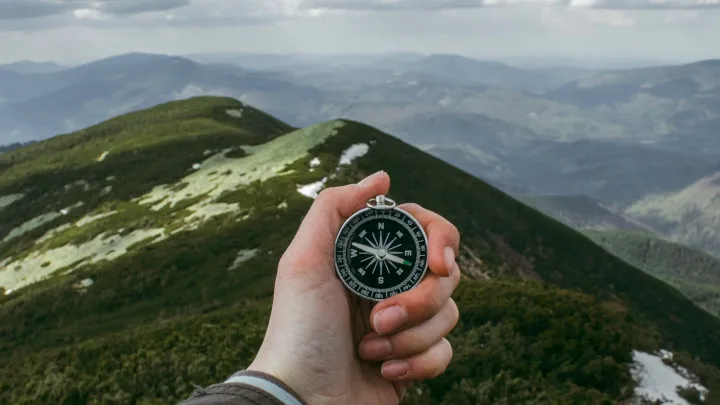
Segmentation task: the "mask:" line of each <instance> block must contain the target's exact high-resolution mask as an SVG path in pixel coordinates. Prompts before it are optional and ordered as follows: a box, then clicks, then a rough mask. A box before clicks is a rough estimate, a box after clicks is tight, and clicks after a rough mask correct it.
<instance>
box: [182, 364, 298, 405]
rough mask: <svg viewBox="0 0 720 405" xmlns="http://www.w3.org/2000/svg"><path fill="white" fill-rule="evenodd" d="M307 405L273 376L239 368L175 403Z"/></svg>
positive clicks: (204, 404) (199, 404) (193, 404)
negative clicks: (222, 380) (226, 377)
mask: <svg viewBox="0 0 720 405" xmlns="http://www.w3.org/2000/svg"><path fill="white" fill-rule="evenodd" d="M220 404H222V405H307V404H306V403H305V402H304V401H303V400H302V399H301V398H300V396H299V395H298V394H297V393H296V392H295V391H293V390H292V388H290V387H288V386H287V385H286V384H285V383H283V382H282V381H280V380H278V379H277V378H275V377H273V376H271V375H268V374H264V373H260V372H257V371H240V372H238V373H235V374H233V375H232V376H231V377H230V378H228V379H227V380H225V381H224V382H223V383H220V384H214V385H211V386H209V387H207V388H198V389H196V390H195V392H193V394H192V395H191V396H190V398H188V399H187V400H185V401H183V402H181V403H180V404H179V405H220Z"/></svg>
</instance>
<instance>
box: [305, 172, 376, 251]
mask: <svg viewBox="0 0 720 405" xmlns="http://www.w3.org/2000/svg"><path fill="white" fill-rule="evenodd" d="M389 190H390V176H388V174H387V173H385V172H384V171H379V172H377V173H375V174H373V175H370V176H368V177H366V178H365V179H363V180H362V181H360V182H359V183H357V184H349V185H346V186H341V187H331V188H328V189H325V190H323V191H322V192H321V193H320V195H319V196H318V199H317V200H315V203H314V204H313V205H312V207H310V210H309V211H308V214H307V216H306V217H305V220H304V221H303V223H302V224H301V226H300V229H299V230H298V235H304V236H311V235H312V233H313V232H314V231H315V230H317V227H318V225H320V224H326V225H328V226H329V230H330V231H331V232H332V233H333V234H335V233H337V231H339V230H340V227H341V226H342V224H343V222H344V221H345V219H346V218H348V217H350V216H352V215H353V214H354V213H355V212H357V211H358V210H360V209H362V208H365V204H366V203H367V201H368V200H369V199H371V198H373V197H376V196H377V195H379V194H387V193H388V191H389ZM333 239H334V236H333ZM333 242H334V241H333Z"/></svg>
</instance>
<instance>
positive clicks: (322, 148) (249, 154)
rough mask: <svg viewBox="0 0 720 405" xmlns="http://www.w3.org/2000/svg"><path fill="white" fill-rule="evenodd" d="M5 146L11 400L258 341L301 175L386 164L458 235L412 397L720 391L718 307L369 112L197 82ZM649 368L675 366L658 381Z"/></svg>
mask: <svg viewBox="0 0 720 405" xmlns="http://www.w3.org/2000/svg"><path fill="white" fill-rule="evenodd" d="M180 63H181V64H182V62H180ZM189 67H190V68H191V67H192V65H189ZM358 145H363V146H364V147H366V148H367V152H366V153H365V154H363V155H361V156H356V157H355V159H353V160H351V161H349V162H347V161H344V160H343V159H342V156H343V155H344V154H345V152H346V151H348V150H349V149H350V148H353V147H356V146H358ZM0 167H2V170H0V292H1V293H2V294H0V336H2V337H3V338H2V339H0V358H2V359H3V361H2V362H0V381H2V384H3V386H4V387H12V389H3V390H0V403H12V404H17V405H24V404H32V405H35V404H37V403H38V402H42V403H65V404H87V403H96V402H108V401H110V402H121V403H137V404H158V403H176V402H177V401H179V400H181V399H183V398H186V397H187V396H189V395H190V393H191V392H193V390H194V389H195V388H196V387H197V385H201V386H207V385H209V384H212V383H214V382H217V381H221V380H222V379H224V378H227V376H228V375H230V373H232V372H234V371H236V370H237V369H238V368H242V367H244V366H245V365H247V364H249V362H250V361H251V359H252V358H253V356H254V353H255V350H256V349H257V348H258V346H259V344H260V343H261V341H262V337H263V336H264V332H265V330H264V329H265V326H266V324H267V317H268V315H269V308H270V305H271V302H272V296H273V287H272V286H273V283H274V279H275V269H276V265H277V263H278V260H279V259H280V257H281V256H282V254H283V252H284V250H285V248H286V247H287V244H288V242H289V241H290V240H291V239H292V237H293V235H294V233H295V230H296V229H297V227H298V226H299V224H300V221H301V220H302V218H303V215H304V213H306V212H307V209H308V208H309V207H310V205H311V204H312V202H313V198H314V195H312V194H309V193H307V192H304V191H303V190H304V189H305V187H306V186H308V185H313V187H317V188H318V189H322V188H325V187H332V186H335V185H340V184H348V183H355V182H357V181H359V180H360V179H362V178H363V177H365V176H366V175H368V174H370V173H374V172H376V171H377V170H381V169H382V170H385V171H387V172H388V173H389V174H390V176H391V178H392V188H391V190H390V196H392V197H393V198H394V199H395V200H396V201H399V202H416V203H419V204H421V205H423V206H425V207H427V208H428V209H431V210H433V211H435V212H438V213H440V214H442V215H443V216H445V217H447V218H448V219H449V220H450V221H452V222H453V223H454V224H455V225H456V226H457V227H458V229H459V230H460V232H461V234H462V236H463V238H462V239H463V240H462V246H461V248H460V252H459V254H458V260H459V264H460V266H461V268H462V270H463V281H462V283H461V285H460V287H459V288H458V290H457V291H456V293H455V294H454V298H455V299H456V301H457V303H458V306H459V308H461V317H462V318H461V320H460V323H459V325H458V327H457V328H456V330H454V331H453V333H452V334H451V336H450V339H451V341H452V343H453V348H454V358H453V363H452V364H451V366H450V368H448V372H447V373H446V374H443V375H442V376H440V377H439V378H438V379H436V380H430V381H426V382H422V383H420V384H418V385H417V386H416V387H415V388H413V389H412V390H411V391H410V392H409V395H408V398H407V399H406V400H405V401H404V403H407V404H409V405H427V404H437V405H456V404H492V403H497V404H503V403H504V404H515V403H543V404H544V403H547V404H556V403H557V404H571V403H582V404H601V403H607V404H620V403H628V402H635V401H639V400H640V399H644V400H645V401H653V400H659V399H660V398H659V397H658V395H657V394H656V393H655V391H654V389H662V390H663V392H670V393H672V394H673V395H679V394H678V392H679V393H681V394H682V397H684V398H688V399H692V398H697V397H698V396H703V397H706V399H707V401H706V403H707V404H717V403H718V401H720V399H719V397H718V395H720V379H719V378H718V376H720V369H719V368H718V364H720V319H718V318H716V317H714V316H712V315H711V314H710V313H708V312H707V311H705V310H703V309H702V308H700V307H699V306H698V305H696V304H695V303H693V302H692V301H690V300H689V299H688V298H687V297H686V296H684V295H683V294H682V293H680V292H679V291H678V290H677V289H675V288H674V287H671V286H670V285H668V284H667V283H666V282H664V281H662V280H660V279H658V278H655V277H653V276H650V275H648V274H646V273H645V272H643V271H641V270H640V269H638V268H636V267H634V266H633V265H631V264H628V263H627V262H625V261H623V260H620V259H619V258H617V257H615V256H614V255H612V254H609V253H608V252H606V251H605V250H603V248H601V247H600V246H598V245H597V244H596V243H594V242H593V241H592V240H590V239H589V238H588V237H586V236H584V235H583V234H581V233H579V232H577V231H575V230H573V229H571V228H570V227H568V226H566V225H564V224H562V223H560V222H558V221H556V220H554V219H552V218H550V217H549V216H547V215H544V214H542V213H540V212H538V211H537V210H536V209H534V208H532V207H529V206H528V205H526V204H524V203H522V202H520V201H518V200H516V199H513V198H511V197H510V196H508V195H507V194H506V193H504V192H502V191H500V190H498V189H496V188H494V187H492V186H490V185H489V184H487V183H486V182H484V181H482V180H480V179H478V178H476V177H474V176H472V175H471V174H469V173H467V172H464V171H462V170H460V169H458V168H456V167H453V166H452V165H450V164H448V163H446V162H444V161H443V160H441V159H438V158H436V157H433V156H431V155H429V154H428V153H425V152H423V151H422V150H421V149H419V148H417V147H414V146H412V145H411V144H409V143H407V142H404V141H402V140H401V139H399V138H396V137H394V136H392V135H390V134H387V133H384V132H382V131H380V130H378V129H377V128H375V127H372V126H369V125H366V124H363V123H361V122H357V121H352V120H347V119H337V120H331V121H327V122H321V123H317V124H315V125H312V126H309V127H304V128H300V129H297V128H295V127H294V126H292V125H289V124H287V123H284V122H282V121H281V120H278V119H277V118H276V117H274V116H272V115H271V114H267V113H266V112H263V111H261V110H258V109H256V108H254V107H253V106H251V105H248V104H247V103H243V102H241V101H238V100H235V99H232V98H227V97H192V98H190V99H187V100H181V101H173V102H167V103H162V104H160V105H157V106H154V107H152V108H149V109H144V110H140V111H137V112H133V113H129V114H124V115H121V116H118V117H115V118H112V119H110V120H107V121H104V122H101V123H99V124H97V125H94V126H91V127H88V128H85V129H82V130H80V131H77V132H74V133H71V134H67V135H64V136H56V137H52V138H50V139H47V140H43V141H41V142H37V143H34V144H31V145H27V146H25V147H22V148H19V149H16V150H13V151H11V152H8V153H5V154H2V155H0ZM584 203H585V202H584ZM584 203H583V204H584ZM598 206H599V205H598ZM708 269H709V268H708ZM643 359H645V360H648V361H650V360H652V361H653V363H652V364H653V367H655V368H648V367H650V366H644V364H646V363H643ZM643 367H645V370H644V371H643V373H651V374H650V375H649V377H648V378H644V379H643V378H642V375H643V374H642V373H640V374H639V373H638V371H637V369H638V368H641V369H642V368H643ZM657 367H659V369H658V368H657ZM656 372H659V373H663V374H662V375H664V376H668V375H669V376H670V377H672V378H676V380H677V379H678V378H679V380H677V381H679V382H678V383H677V384H675V383H673V384H674V385H672V386H669V387H668V386H667V385H666V384H665V385H663V384H662V383H660V384H658V383H655V384H653V383H652V381H653V380H656V379H657V378H659V377H657V376H656V374H655V373H656ZM648 379H649V380H650V382H648ZM683 379H684V380H683ZM688 379H689V380H688ZM683 381H684V382H683ZM648 384H650V385H648ZM676 385H677V386H676ZM648 387H650V388H648Z"/></svg>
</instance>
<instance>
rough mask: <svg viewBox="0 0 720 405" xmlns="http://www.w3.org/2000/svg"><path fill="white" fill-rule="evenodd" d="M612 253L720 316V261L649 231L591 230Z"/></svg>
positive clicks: (598, 240)
mask: <svg viewBox="0 0 720 405" xmlns="http://www.w3.org/2000/svg"><path fill="white" fill-rule="evenodd" d="M585 234H586V235H588V236H589V237H590V238H591V239H592V240H594V241H595V242H596V243H598V244H599V245H601V246H603V247H604V248H606V249H607V250H608V251H609V252H611V253H612V254H614V255H616V256H618V257H620V258H621V259H623V260H625V261H627V262H628V263H630V264H631V265H633V266H635V267H637V268H639V269H642V270H644V271H646V272H648V273H649V274H652V275H654V276H655V277H658V278H660V279H662V280H665V281H667V282H668V283H669V284H670V285H672V286H675V287H676V288H677V289H678V290H680V291H681V292H682V293H683V294H685V295H686V296H687V297H688V298H690V299H691V300H693V301H694V302H695V303H697V304H698V305H700V306H701V307H703V308H705V309H706V310H707V311H708V312H710V313H712V314H715V315H716V316H720V260H718V259H717V258H715V257H713V256H710V255H708V254H707V253H703V252H701V251H699V250H695V249H692V248H689V247H687V246H684V245H681V244H678V243H672V242H670V241H667V240H663V239H661V238H659V237H657V236H654V235H652V234H650V233H647V232H628V231H622V230H617V231H588V232H585Z"/></svg>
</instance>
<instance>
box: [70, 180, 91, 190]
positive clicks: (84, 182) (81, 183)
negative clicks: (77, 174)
mask: <svg viewBox="0 0 720 405" xmlns="http://www.w3.org/2000/svg"><path fill="white" fill-rule="evenodd" d="M64 187H65V191H70V189H72V188H74V187H82V188H83V191H88V190H90V183H88V182H87V180H78V181H76V182H73V183H70V184H66V185H65V186H64Z"/></svg>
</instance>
